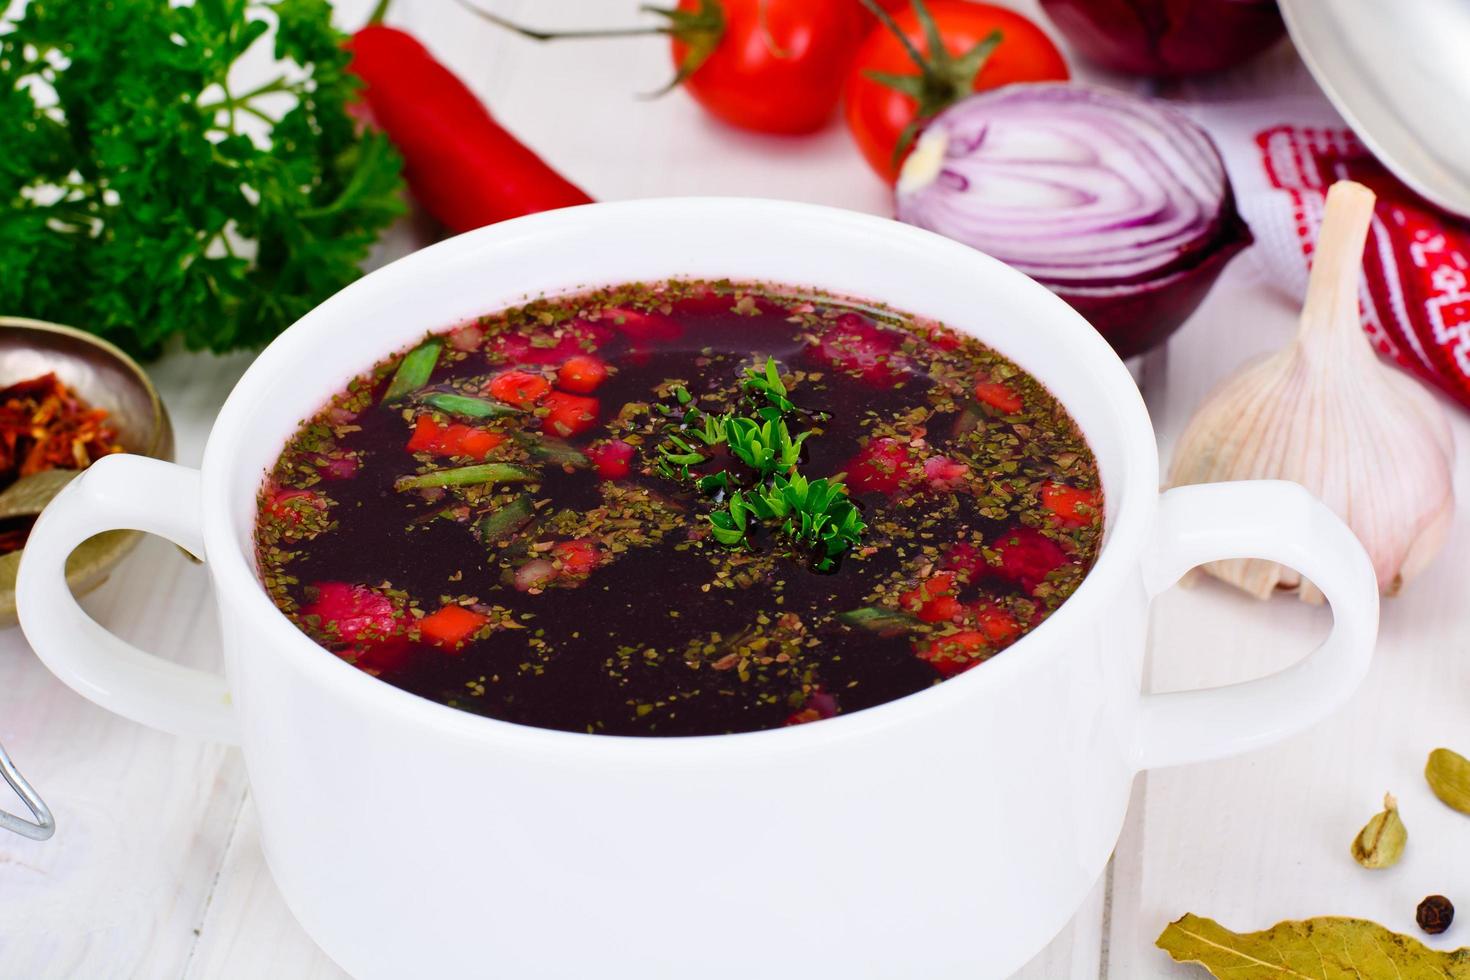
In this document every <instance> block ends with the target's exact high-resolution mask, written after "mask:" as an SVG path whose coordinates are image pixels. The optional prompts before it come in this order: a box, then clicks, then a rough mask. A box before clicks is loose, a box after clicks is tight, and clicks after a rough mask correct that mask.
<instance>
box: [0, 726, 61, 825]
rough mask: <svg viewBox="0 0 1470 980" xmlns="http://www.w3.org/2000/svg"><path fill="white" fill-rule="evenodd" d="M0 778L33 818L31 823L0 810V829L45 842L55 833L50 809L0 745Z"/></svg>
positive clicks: (54, 819) (54, 820)
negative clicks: (7, 784) (2, 778)
mask: <svg viewBox="0 0 1470 980" xmlns="http://www.w3.org/2000/svg"><path fill="white" fill-rule="evenodd" d="M0 776H4V777H5V781H6V782H7V783H9V784H10V788H11V789H13V790H15V792H16V795H17V796H19V797H20V798H21V800H22V801H23V802H24V803H25V805H26V808H27V809H29V810H30V811H31V816H32V817H34V818H35V820H34V821H31V820H27V819H25V818H24V817H17V816H16V815H15V814H13V813H6V812H5V811H4V810H0V828H4V829H5V830H10V831H14V832H15V833H17V834H20V835H21V836H22V837H29V838H30V839H31V840H46V839H47V838H48V837H50V836H51V835H52V834H54V833H56V818H55V817H53V816H51V808H50V807H48V806H47V805H46V801H45V800H43V799H41V797H40V794H38V793H37V792H36V791H35V790H34V789H33V788H32V787H31V784H30V783H28V782H26V778H25V777H24V776H22V775H21V774H20V770H19V769H17V768H15V763H14V762H12V761H10V754H9V753H8V752H6V751H5V746H3V745H0Z"/></svg>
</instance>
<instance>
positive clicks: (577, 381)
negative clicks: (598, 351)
mask: <svg viewBox="0 0 1470 980" xmlns="http://www.w3.org/2000/svg"><path fill="white" fill-rule="evenodd" d="M606 378H607V365H606V364H604V363H602V359H601V358H598V357H593V356H592V355H590V354H579V355H577V356H576V357H572V358H568V359H567V362H566V363H565V364H563V365H562V366H561V370H560V371H558V372H556V383H557V384H558V385H560V386H561V387H562V389H563V390H564V391H571V392H575V393H576V394H578V395H588V394H591V393H592V392H593V391H595V390H596V389H597V386H598V385H600V384H602V382H603V381H604V380H605V379H606Z"/></svg>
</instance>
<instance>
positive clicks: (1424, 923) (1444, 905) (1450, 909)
mask: <svg viewBox="0 0 1470 980" xmlns="http://www.w3.org/2000/svg"><path fill="white" fill-rule="evenodd" d="M1414 918H1415V919H1416V920H1418V922H1419V928H1420V929H1423V930H1424V931H1425V932H1427V933H1429V934H1430V935H1431V936H1438V935H1439V934H1440V933H1442V932H1444V931H1445V930H1446V929H1448V928H1449V927H1450V923H1451V922H1453V921H1455V906H1454V903H1452V902H1451V901H1450V900H1449V899H1447V898H1445V897H1444V896H1443V895H1430V896H1429V897H1428V898H1426V899H1425V900H1424V901H1422V902H1420V903H1419V911H1418V912H1416V913H1415V914H1414Z"/></svg>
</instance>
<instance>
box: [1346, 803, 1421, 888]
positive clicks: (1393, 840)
mask: <svg viewBox="0 0 1470 980" xmlns="http://www.w3.org/2000/svg"><path fill="white" fill-rule="evenodd" d="M1408 841H1409V831H1408V828H1407V827H1405V826H1404V821H1403V818H1402V817H1400V816H1399V805H1398V801H1397V800H1395V799H1394V798H1393V794H1392V793H1384V794H1383V810H1382V812H1380V813H1375V814H1374V815H1373V819H1372V820H1369V821H1368V823H1367V825H1366V826H1365V827H1364V828H1363V829H1362V830H1360V831H1358V836H1357V837H1355V838H1353V847H1352V851H1353V860H1354V861H1356V862H1358V863H1359V864H1361V865H1362V866H1363V867H1365V868H1372V869H1374V870H1377V869H1379V868H1391V867H1393V866H1394V865H1395V864H1398V862H1399V858H1401V857H1403V856H1404V845H1405V844H1407V843H1408Z"/></svg>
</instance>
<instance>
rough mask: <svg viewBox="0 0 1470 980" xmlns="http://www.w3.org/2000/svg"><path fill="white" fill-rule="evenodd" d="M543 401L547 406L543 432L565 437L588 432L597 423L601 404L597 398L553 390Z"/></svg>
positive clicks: (542, 426)
mask: <svg viewBox="0 0 1470 980" xmlns="http://www.w3.org/2000/svg"><path fill="white" fill-rule="evenodd" d="M541 402H542V404H543V405H545V406H546V408H547V413H546V417H545V418H543V419H542V420H541V431H543V432H548V433H550V434H551V435H554V436H559V437H561V438H562V439H565V438H567V437H569V436H574V435H577V434H578V433H579V432H586V431H587V430H588V429H590V428H592V427H593V426H594V425H596V424H597V411H598V408H599V406H598V404H597V399H596V398H583V397H582V396H581V395H569V394H567V393H566V392H564V391H553V392H551V393H550V394H548V395H547V396H546V397H545V398H543V399H542V400H541Z"/></svg>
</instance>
